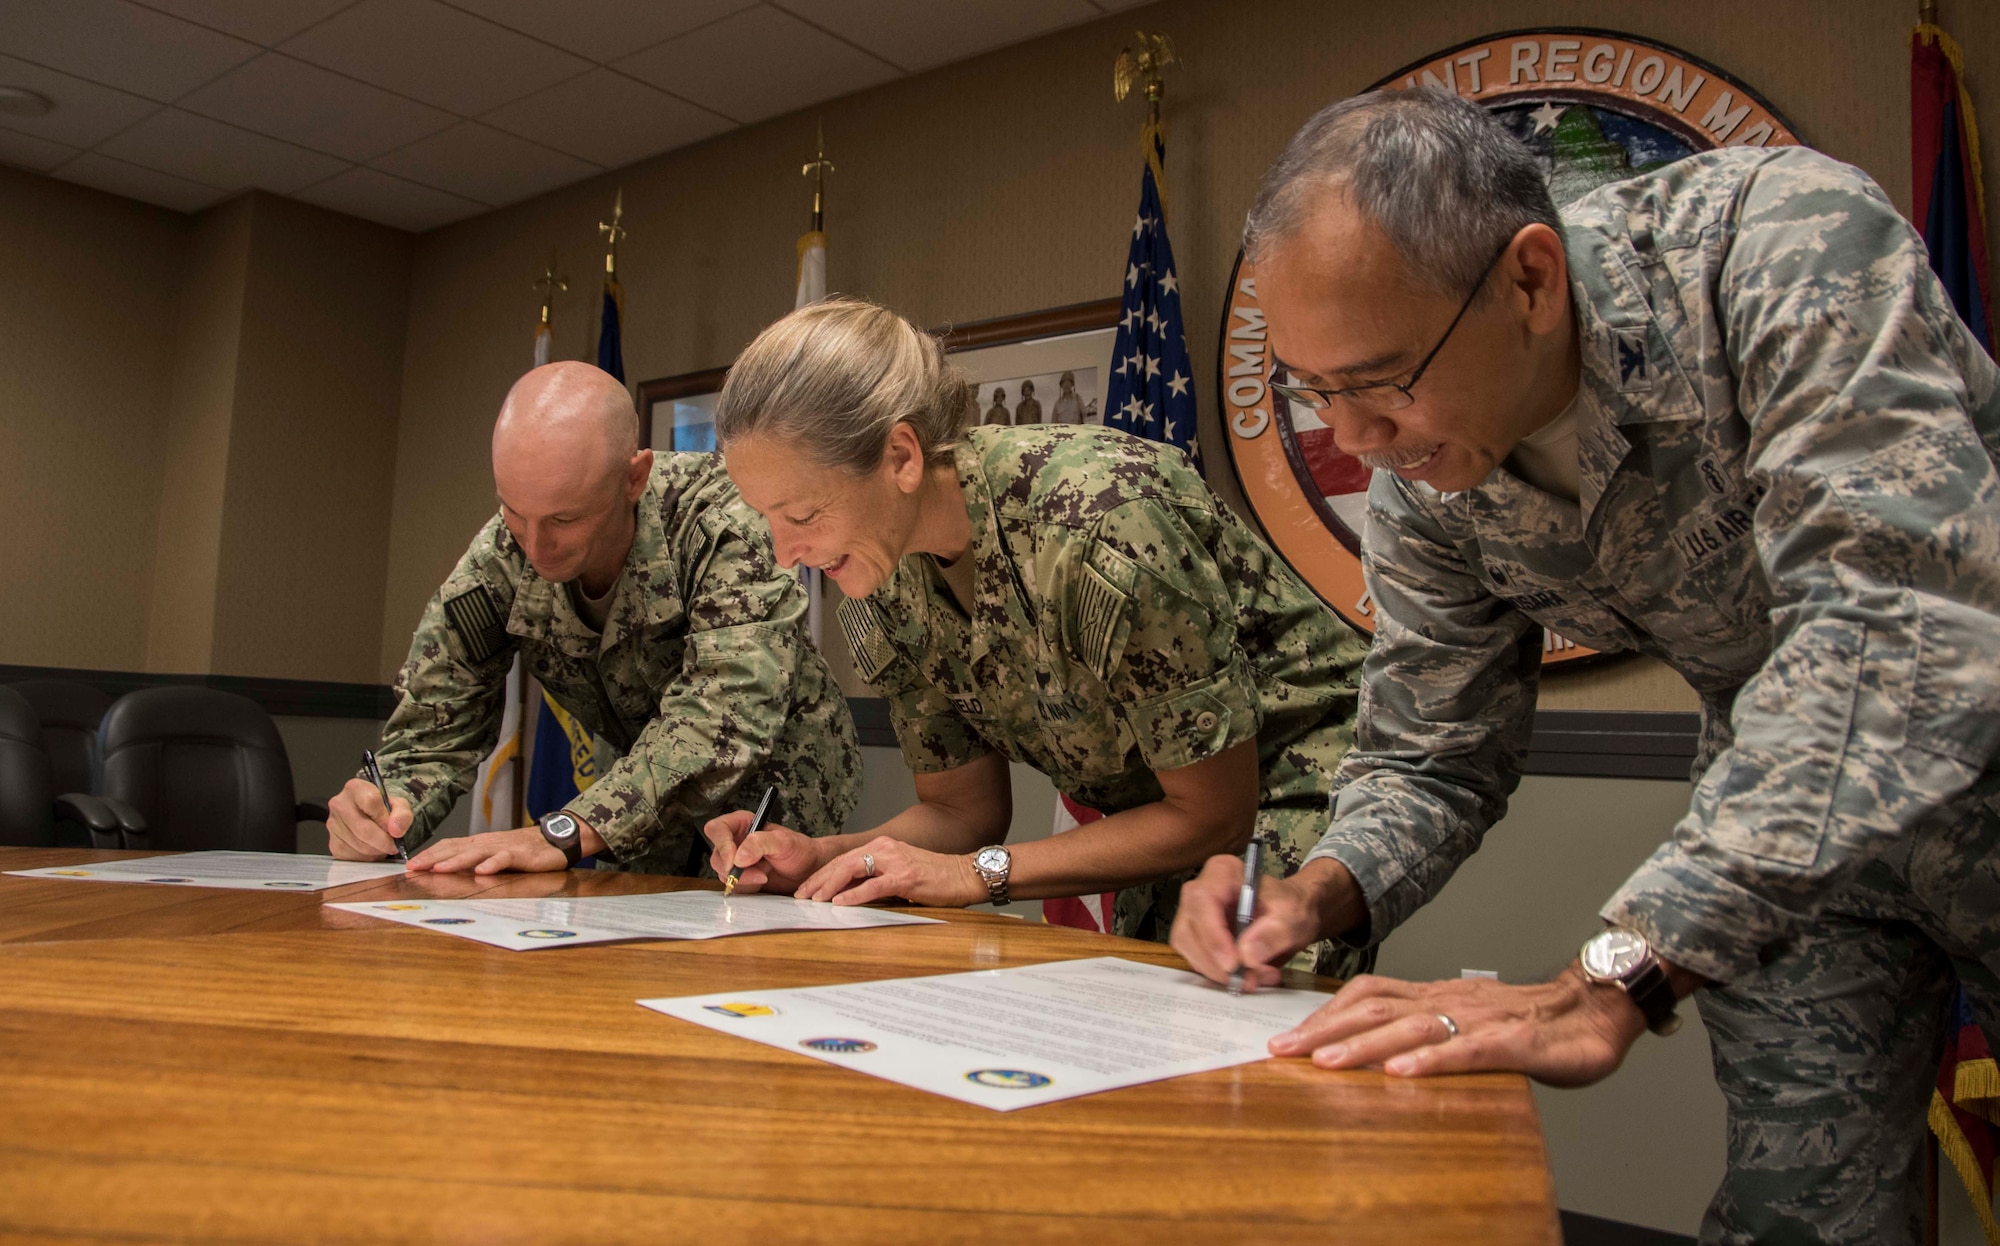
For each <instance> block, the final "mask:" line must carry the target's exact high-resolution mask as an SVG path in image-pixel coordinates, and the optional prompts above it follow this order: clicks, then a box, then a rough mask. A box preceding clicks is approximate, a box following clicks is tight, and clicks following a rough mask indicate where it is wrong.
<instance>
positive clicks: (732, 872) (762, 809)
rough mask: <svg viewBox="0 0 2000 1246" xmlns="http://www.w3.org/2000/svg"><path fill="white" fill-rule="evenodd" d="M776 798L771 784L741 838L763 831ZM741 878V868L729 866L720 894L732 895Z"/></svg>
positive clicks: (774, 787)
mask: <svg viewBox="0 0 2000 1246" xmlns="http://www.w3.org/2000/svg"><path fill="white" fill-rule="evenodd" d="M777 797H778V788H777V785H776V784H772V785H771V786H770V787H767V788H765V789H764V799H762V800H760V801H758V802H757V816H756V817H754V818H752V819H750V831H749V834H746V835H745V836H744V837H743V838H745V839H748V838H750V836H751V835H755V834H756V833H757V832H758V831H761V830H763V829H764V819H765V818H767V817H769V816H771V802H772V801H773V800H776V799H777ZM742 877H743V867H742V866H740V865H732V866H730V867H729V877H727V878H725V879H723V880H722V894H723V895H725V896H726V895H729V894H731V893H733V892H734V891H735V890H736V882H737V880H738V879H740V878H742Z"/></svg>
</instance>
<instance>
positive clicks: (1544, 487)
mask: <svg viewBox="0 0 2000 1246" xmlns="http://www.w3.org/2000/svg"><path fill="white" fill-rule="evenodd" d="M1582 406H1583V389H1582V388H1581V387H1578V389H1577V391H1576V397H1574V398H1572V399H1570V400H1569V405H1568V406H1566V407H1564V408H1563V409H1562V414H1561V415H1558V416H1557V417H1556V418H1555V419H1553V420H1550V421H1549V422H1548V423H1547V424H1544V425H1543V426H1542V427H1541V428H1538V429H1536V430H1535V431H1534V432H1532V433H1529V434H1528V435H1527V436H1526V437H1523V438H1521V444H1519V445H1517V446H1515V447H1514V453H1512V454H1510V455H1508V456H1507V470H1508V471H1510V472H1513V473H1514V474H1515V475H1516V476H1519V477H1520V478H1521V479H1522V480H1525V481H1527V482H1528V483H1529V484H1531V485H1533V486H1535V488H1537V489H1540V490H1541V491H1542V492H1543V493H1552V494H1554V495H1555V496H1557V497H1559V498H1567V499H1568V500H1569V501H1572V502H1574V501H1576V500H1577V498H1578V496H1579V495H1580V494H1581V492H1582V489H1581V486H1582V482H1583V474H1582V472H1581V470H1580V469H1579V468H1578V465H1577V444H1576V418H1577V412H1578V411H1579V410H1580V409H1581V408H1582Z"/></svg>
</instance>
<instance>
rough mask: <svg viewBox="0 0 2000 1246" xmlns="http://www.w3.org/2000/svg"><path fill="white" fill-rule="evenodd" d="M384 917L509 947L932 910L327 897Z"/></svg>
mask: <svg viewBox="0 0 2000 1246" xmlns="http://www.w3.org/2000/svg"><path fill="white" fill-rule="evenodd" d="M327 907H328V908H331V909H344V910H346V911H347V912H350V913H364V914H366V915H367V916H369V917H379V918H382V919H383V920H384V921H392V922H402V923H403V924H404V925H406V926H422V927H424V928H425V929H428V930H436V931H441V932H442V933H444V934H454V935H457V936H459V937H460V938H462V939H476V940H478V941H479V942H481V943H490V944H492V945H493V946H494V947H504V948H508V949H511V950H513V951H516V952H528V951H534V950H536V949H539V948H548V947H575V946H577V945H579V944H584V943H611V942H616V941H622V940H628V939H720V938H725V937H727V936H729V935H740V934H762V933H764V932H766V931H772V930H862V929H866V928H867V927H870V926H934V925H938V924H939V923H938V920H937V918H935V917H918V916H917V915H916V914H914V913H901V912H897V911H896V910H894V909H871V908H862V907H860V906H858V905H852V906H850V905H833V904H816V903H814V902H813V901H811V900H796V899H793V898H792V897H791V896H767V895H760V894H755V893H753V894H751V895H745V896H725V895H723V894H722V893H721V892H719V891H669V892H657V893H654V894H651V895H635V896H581V897H577V898H574V899H567V900H377V901H373V902H367V903H361V904H329V905H327Z"/></svg>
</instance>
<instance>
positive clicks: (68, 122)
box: [0, 56, 160, 147]
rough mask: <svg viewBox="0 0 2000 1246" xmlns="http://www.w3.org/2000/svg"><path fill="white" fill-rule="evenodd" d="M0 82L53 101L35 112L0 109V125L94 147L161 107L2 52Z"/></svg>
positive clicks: (56, 141) (79, 145) (68, 142)
mask: <svg viewBox="0 0 2000 1246" xmlns="http://www.w3.org/2000/svg"><path fill="white" fill-rule="evenodd" d="M0 83H4V84H5V85H7V86H12V87H26V88H28V89H29V90H30V91H39V92H41V93H42V94H43V95H46V96H48V97H49V99H50V100H52V101H54V103H55V107H54V108H52V109H50V110H49V111H48V112H46V113H44V114H43V115H41V116H39V117H21V116H16V115H15V114H13V113H0V126H4V127H5V128H7V129H9V130H15V131H18V132H19V133H22V134H32V135H34V136H35V137H36V138H43V139H47V140H49V141H50V142H52V143H63V144H67V145H68V146H71V147H93V146H95V145H96V144H98V143H100V142H103V141H104V140H105V139H107V138H110V137H111V136H112V135H113V134H116V133H118V131H120V130H122V129H124V128H125V127H126V126H128V125H131V124H132V123H133V122H135V121H137V120H138V119H139V118H141V117H143V116H145V115H146V114H147V113H150V112H157V111H159V107H160V106H159V105H158V104H155V103H154V102H153V101H151V100H146V99H140V98H139V97H138V96H136V95H128V94H126V93H125V92H123V91H114V90H112V89H111V88H110V87H103V86H99V85H97V84H96V83H95V82H85V81H84V80H83V79H81V78H72V77H70V76H69V75H68V74H59V73H57V72H56V71H55V70H53V69H44V68H42V67H41V66H40V65H30V64H29V63H28V62H26V61H17V60H15V59H14V58H13V57H11V56H0Z"/></svg>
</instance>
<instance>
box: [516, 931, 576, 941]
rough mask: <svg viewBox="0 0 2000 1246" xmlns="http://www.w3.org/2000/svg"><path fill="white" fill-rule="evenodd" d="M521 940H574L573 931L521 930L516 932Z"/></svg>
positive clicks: (574, 932) (574, 933)
mask: <svg viewBox="0 0 2000 1246" xmlns="http://www.w3.org/2000/svg"><path fill="white" fill-rule="evenodd" d="M517 933H518V934H519V935H520V936H521V937H522V938H523V939H574V938H576V931H574V930H522V931H518V932H517Z"/></svg>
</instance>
